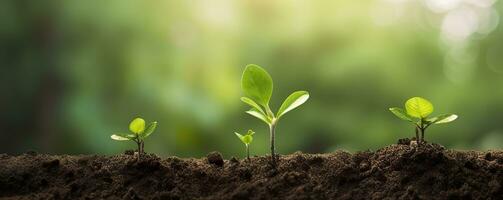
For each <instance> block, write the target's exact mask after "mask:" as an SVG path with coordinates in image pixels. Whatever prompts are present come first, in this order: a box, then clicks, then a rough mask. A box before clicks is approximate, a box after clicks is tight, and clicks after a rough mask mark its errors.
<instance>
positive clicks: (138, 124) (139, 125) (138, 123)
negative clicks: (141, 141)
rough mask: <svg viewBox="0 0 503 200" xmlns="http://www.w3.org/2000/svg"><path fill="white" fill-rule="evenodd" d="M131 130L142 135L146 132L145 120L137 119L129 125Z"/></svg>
mask: <svg viewBox="0 0 503 200" xmlns="http://www.w3.org/2000/svg"><path fill="white" fill-rule="evenodd" d="M129 130H130V131H131V132H133V133H135V134H140V133H142V132H143V131H144V130H145V120H143V119H142V118H136V119H133V121H131V123H130V124H129Z"/></svg>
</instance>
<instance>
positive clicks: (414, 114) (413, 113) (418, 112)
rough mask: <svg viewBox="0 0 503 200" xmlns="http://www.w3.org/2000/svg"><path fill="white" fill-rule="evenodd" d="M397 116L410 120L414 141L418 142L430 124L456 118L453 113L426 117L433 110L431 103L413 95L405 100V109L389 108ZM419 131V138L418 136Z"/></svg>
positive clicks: (421, 140) (422, 138)
mask: <svg viewBox="0 0 503 200" xmlns="http://www.w3.org/2000/svg"><path fill="white" fill-rule="evenodd" d="M389 110H390V111H391V112H392V113H393V114H395V115H396V116H397V117H398V118H400V119H402V120H405V121H409V122H412V123H413V124H414V125H415V131H416V141H417V143H418V144H421V143H423V142H424V132H425V130H426V129H427V128H428V127H430V126H431V125H432V124H445V123H449V122H452V121H454V120H456V119H457V118H458V116H457V115H455V114H445V115H439V116H436V117H432V118H428V116H429V115H430V114H431V113H432V112H433V104H431V103H430V102H429V101H428V100H426V99H424V98H421V97H413V98H410V99H409V100H407V102H405V110H406V112H405V111H404V110H403V109H401V108H397V107H394V108H390V109H389ZM419 133H421V138H419Z"/></svg>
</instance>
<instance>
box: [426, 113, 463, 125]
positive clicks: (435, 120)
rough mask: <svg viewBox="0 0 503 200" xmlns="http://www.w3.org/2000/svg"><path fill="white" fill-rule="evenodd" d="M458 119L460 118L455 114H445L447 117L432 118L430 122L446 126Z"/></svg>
mask: <svg viewBox="0 0 503 200" xmlns="http://www.w3.org/2000/svg"><path fill="white" fill-rule="evenodd" d="M457 118H458V116H457V115H455V114H445V115H440V116H437V117H433V118H430V119H428V122H429V123H430V124H445V123H449V122H452V121H454V120H456V119H457Z"/></svg>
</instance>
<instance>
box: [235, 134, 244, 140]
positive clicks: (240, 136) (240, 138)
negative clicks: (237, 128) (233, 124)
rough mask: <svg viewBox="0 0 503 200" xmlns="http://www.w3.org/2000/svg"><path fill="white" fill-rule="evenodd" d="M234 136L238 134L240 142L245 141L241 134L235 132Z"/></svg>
mask: <svg viewBox="0 0 503 200" xmlns="http://www.w3.org/2000/svg"><path fill="white" fill-rule="evenodd" d="M234 134H236V136H238V138H239V140H241V141H243V137H244V136H243V135H241V134H239V133H238V132H234Z"/></svg>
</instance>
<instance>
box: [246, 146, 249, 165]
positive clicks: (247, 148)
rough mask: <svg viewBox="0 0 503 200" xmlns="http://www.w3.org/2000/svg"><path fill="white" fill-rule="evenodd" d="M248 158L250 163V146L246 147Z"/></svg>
mask: <svg viewBox="0 0 503 200" xmlns="http://www.w3.org/2000/svg"><path fill="white" fill-rule="evenodd" d="M246 158H248V161H250V146H248V145H246Z"/></svg>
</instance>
